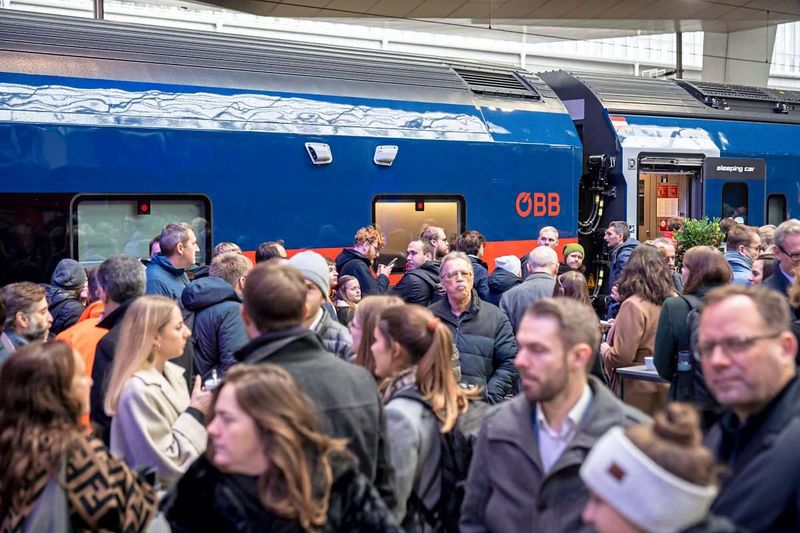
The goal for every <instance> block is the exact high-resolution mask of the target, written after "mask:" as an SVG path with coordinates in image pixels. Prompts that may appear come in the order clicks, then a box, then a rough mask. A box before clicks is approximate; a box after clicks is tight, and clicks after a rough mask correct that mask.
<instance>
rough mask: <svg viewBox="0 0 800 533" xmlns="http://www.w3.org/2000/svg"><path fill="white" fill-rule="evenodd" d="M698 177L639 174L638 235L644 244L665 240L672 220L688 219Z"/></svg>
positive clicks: (658, 173)
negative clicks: (693, 186)
mask: <svg viewBox="0 0 800 533" xmlns="http://www.w3.org/2000/svg"><path fill="white" fill-rule="evenodd" d="M695 180H696V175H695V174H667V173H663V172H642V173H640V174H639V201H638V203H639V205H638V213H637V217H638V220H637V229H638V231H637V234H638V235H639V238H640V239H642V240H646V241H647V240H651V239H656V238H658V237H663V236H664V233H665V232H667V231H669V220H670V219H671V218H673V217H678V216H681V217H686V216H689V212H690V211H689V205H690V201H689V200H690V197H689V196H690V195H689V191H690V190H691V186H692V185H693V184H694V182H695Z"/></svg>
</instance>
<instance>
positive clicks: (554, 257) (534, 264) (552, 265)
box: [528, 246, 558, 276]
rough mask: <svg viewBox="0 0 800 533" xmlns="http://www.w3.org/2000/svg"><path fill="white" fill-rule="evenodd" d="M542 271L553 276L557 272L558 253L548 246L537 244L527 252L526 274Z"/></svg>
mask: <svg viewBox="0 0 800 533" xmlns="http://www.w3.org/2000/svg"><path fill="white" fill-rule="evenodd" d="M536 272H544V273H546V274H549V275H551V276H555V275H556V272H558V254H556V251H555V250H553V249H552V248H550V247H549V246H537V247H536V248H534V249H533V250H531V253H530V254H528V274H533V273H536Z"/></svg>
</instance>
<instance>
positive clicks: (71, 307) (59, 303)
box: [45, 285, 86, 335]
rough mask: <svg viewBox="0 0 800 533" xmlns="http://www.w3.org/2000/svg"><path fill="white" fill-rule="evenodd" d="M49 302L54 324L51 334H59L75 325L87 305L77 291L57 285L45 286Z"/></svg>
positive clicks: (51, 327)
mask: <svg viewBox="0 0 800 533" xmlns="http://www.w3.org/2000/svg"><path fill="white" fill-rule="evenodd" d="M45 293H46V295H47V304H48V310H49V311H50V315H52V317H53V325H52V326H50V335H58V334H59V333H61V332H62V331H64V330H65V329H67V328H68V327H70V326H72V325H74V324H75V323H76V322H77V321H78V319H79V318H80V317H81V313H83V310H84V309H86V307H85V306H84V305H83V304H82V303H81V302H80V300H78V298H77V296H76V295H75V291H68V290H64V289H62V288H60V287H56V286H55V285H48V286H47V287H45Z"/></svg>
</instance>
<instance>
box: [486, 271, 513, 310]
mask: <svg viewBox="0 0 800 533" xmlns="http://www.w3.org/2000/svg"><path fill="white" fill-rule="evenodd" d="M520 283H522V278H521V277H519V276H517V275H516V274H514V273H513V272H509V271H508V270H504V269H502V268H495V269H494V271H493V272H492V273H491V274H490V275H489V296H488V297H487V298H486V301H487V302H489V303H490V304H492V305H500V298H502V297H503V293H505V292H506V291H508V290H510V289H513V288H514V287H516V286H517V285H519V284H520Z"/></svg>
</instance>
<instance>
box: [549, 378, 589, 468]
mask: <svg viewBox="0 0 800 533" xmlns="http://www.w3.org/2000/svg"><path fill="white" fill-rule="evenodd" d="M591 402H592V389H591V388H590V387H589V385H588V384H587V385H585V387H584V389H583V394H581V397H580V398H578V401H577V402H575V405H573V406H572V409H570V410H569V413H567V416H566V418H565V419H564V422H563V423H562V424H561V430H560V431H556V430H555V429H554V428H553V427H552V426H550V424H549V423H548V422H547V417H546V416H545V414H544V411H542V406H541V404H540V403H537V404H536V429H537V432H538V435H537V437H538V440H539V455H540V456H541V458H542V466H544V471H545V472H549V471H550V469H551V468H553V465H554V464H555V463H556V461H558V458H559V457H561V454H562V453H564V450H566V449H567V446H569V443H570V442H572V439H573V438H575V433H576V432H577V429H578V424H580V423H581V420H582V419H583V415H584V414H585V413H586V410H587V409H588V408H589V404H590V403H591Z"/></svg>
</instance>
